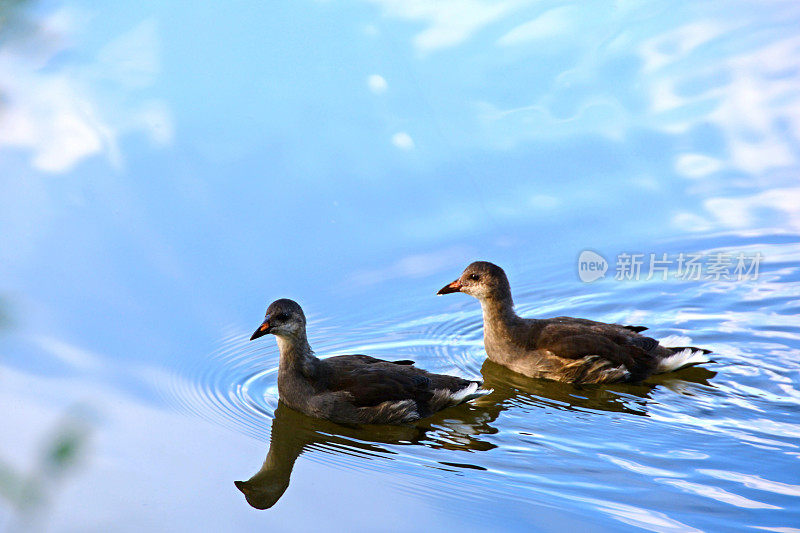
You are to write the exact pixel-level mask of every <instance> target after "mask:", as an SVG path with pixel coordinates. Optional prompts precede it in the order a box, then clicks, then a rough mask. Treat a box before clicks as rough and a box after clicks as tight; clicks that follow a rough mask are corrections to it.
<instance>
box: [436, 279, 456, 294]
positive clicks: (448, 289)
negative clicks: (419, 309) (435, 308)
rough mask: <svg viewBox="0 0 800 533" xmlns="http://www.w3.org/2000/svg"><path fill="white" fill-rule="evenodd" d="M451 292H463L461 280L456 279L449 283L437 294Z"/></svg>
mask: <svg viewBox="0 0 800 533" xmlns="http://www.w3.org/2000/svg"><path fill="white" fill-rule="evenodd" d="M451 292H461V282H460V281H458V280H455V281H454V282H453V283H449V284H447V285H445V286H444V287H442V288H441V289H440V290H439V292H437V293H436V294H450V293H451Z"/></svg>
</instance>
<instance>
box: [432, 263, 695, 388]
mask: <svg viewBox="0 0 800 533" xmlns="http://www.w3.org/2000/svg"><path fill="white" fill-rule="evenodd" d="M452 292H463V293H465V294H469V295H471V296H474V297H475V298H477V299H478V301H480V303H481V308H482V309H483V343H484V346H485V348H486V355H487V356H488V357H489V359H490V360H492V361H494V362H495V363H498V364H501V365H503V366H506V367H508V368H510V369H511V370H514V371H516V372H519V373H521V374H525V375H526V376H530V377H540V378H548V379H554V380H558V381H568V382H573V383H610V382H615V381H633V382H636V381H641V380H643V379H646V378H647V377H648V376H650V375H652V374H660V373H664V372H671V371H673V370H678V369H679V368H683V367H686V366H691V365H697V364H702V363H707V362H709V360H708V358H706V357H705V354H708V353H711V351H710V350H705V349H702V348H694V347H687V346H684V347H680V348H668V347H666V346H661V345H660V344H659V343H658V341H657V340H655V339H653V338H651V337H646V336H644V335H640V332H641V331H644V330H646V329H647V328H646V327H643V326H622V325H619V324H606V323H604V322H595V321H593V320H586V319H583V318H572V317H568V316H559V317H556V318H544V319H536V318H521V317H519V316H517V313H516V312H514V302H513V300H512V299H511V286H510V285H509V283H508V277H506V273H505V272H504V271H503V269H502V268H500V267H499V266H497V265H494V264H492V263H488V262H486V261H476V262H474V263H472V264H471V265H469V266H468V267H467V268H466V270H464V273H463V274H461V277H460V278H458V279H457V280H455V281H454V282H452V283H450V284H449V285H446V286H444V287H443V288H442V289H441V290H440V291H439V293H438V294H449V293H452Z"/></svg>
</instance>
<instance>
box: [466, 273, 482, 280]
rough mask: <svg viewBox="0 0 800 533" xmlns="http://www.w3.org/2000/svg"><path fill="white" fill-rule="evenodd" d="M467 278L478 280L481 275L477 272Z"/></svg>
mask: <svg viewBox="0 0 800 533" xmlns="http://www.w3.org/2000/svg"><path fill="white" fill-rule="evenodd" d="M469 279H471V280H472V281H478V280H479V279H481V277H480V276H479V275H477V274H470V275H469Z"/></svg>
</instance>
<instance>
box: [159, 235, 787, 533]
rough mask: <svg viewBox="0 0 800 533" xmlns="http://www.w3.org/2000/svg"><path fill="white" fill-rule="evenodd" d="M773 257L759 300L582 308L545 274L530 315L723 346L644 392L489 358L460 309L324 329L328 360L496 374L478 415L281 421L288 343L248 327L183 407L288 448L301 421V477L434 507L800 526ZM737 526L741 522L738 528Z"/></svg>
mask: <svg viewBox="0 0 800 533" xmlns="http://www.w3.org/2000/svg"><path fill="white" fill-rule="evenodd" d="M770 246H771V250H772V251H773V252H774V253H775V255H776V257H780V258H781V261H777V262H776V263H775V264H774V265H772V264H770V263H769V262H767V264H766V265H764V275H765V280H766V281H765V284H764V285H763V286H761V285H759V286H758V287H759V288H757V287H756V286H753V285H752V284H750V285H748V284H740V285H737V286H735V287H732V288H726V289H725V290H723V291H721V290H719V287H718V286H715V284H712V283H694V284H692V283H671V282H656V283H649V282H648V283H644V282H642V283H638V284H635V283H632V284H625V283H615V282H608V283H600V284H598V285H590V286H581V289H584V292H582V293H581V294H577V295H576V294H575V285H574V282H573V281H570V280H564V279H561V278H559V277H558V276H556V275H553V276H552V278H548V277H547V276H541V275H539V276H537V275H534V274H531V275H530V276H529V279H530V280H535V282H532V281H531V282H528V283H527V284H526V283H521V284H519V290H518V291H517V295H518V296H517V300H518V301H519V306H518V307H519V311H520V313H521V314H528V315H537V316H548V315H550V316H555V315H564V314H565V315H576V316H584V317H587V318H593V319H598V320H605V321H615V322H626V323H637V324H638V323H642V324H646V325H648V326H649V327H650V330H649V333H650V334H652V335H653V336H655V337H658V338H664V337H667V336H673V341H675V342H681V343H683V342H686V343H688V342H693V343H696V344H698V345H701V346H709V347H711V348H714V349H715V352H716V353H715V356H714V357H715V360H716V361H717V362H716V364H714V365H710V366H709V367H708V368H693V369H689V370H686V371H684V372H681V373H677V374H671V375H666V376H659V377H656V378H653V379H652V380H650V381H649V382H648V383H645V384H636V385H632V384H616V385H611V386H606V387H596V386H584V387H575V386H572V385H569V384H563V383H555V382H548V381H544V380H532V379H529V378H526V377H524V376H521V375H519V374H515V373H513V372H510V371H508V370H507V369H505V368H503V367H500V366H498V365H496V364H494V363H491V362H488V361H485V354H484V351H483V342H482V323H481V313H480V309H479V306H478V305H477V303H476V302H475V301H474V300H471V299H469V298H467V297H466V296H463V295H456V296H453V297H452V298H433V299H431V301H425V302H415V304H414V305H410V306H393V307H392V309H398V308H402V309H407V310H406V311H405V312H404V313H401V314H398V315H397V316H391V315H389V316H381V317H380V318H375V317H372V316H352V317H340V318H341V319H342V320H343V321H344V323H347V324H358V327H356V328H352V327H350V328H348V329H347V330H346V334H344V333H345V332H343V328H342V327H334V326H333V325H331V324H330V323H327V322H325V321H324V320H316V319H314V320H311V321H310V324H309V334H310V340H311V342H312V345H313V346H314V347H315V349H316V350H317V352H318V354H319V355H320V356H322V357H325V356H329V355H336V354H345V353H368V354H370V355H374V356H376V357H382V358H386V359H393V358H397V359H399V358H403V359H405V358H411V359H414V360H415V361H417V364H418V365H419V366H421V367H424V368H428V369H430V370H433V371H438V372H447V373H453V374H459V375H463V376H478V377H481V376H482V377H483V379H484V380H485V381H486V384H487V386H488V387H491V388H493V389H494V392H493V393H492V394H491V395H490V396H488V397H486V398H483V399H481V400H479V401H478V402H475V404H474V405H463V406H458V407H456V408H452V409H448V410H445V411H443V412H441V413H438V414H437V415H435V416H433V417H431V418H429V419H427V420H424V421H421V422H420V423H419V424H417V425H415V426H413V427H401V428H382V429H381V428H372V429H370V428H347V427H344V426H337V425H335V424H330V423H326V422H324V421H314V420H313V419H309V418H308V417H304V416H303V415H300V414H290V413H291V410H286V409H283V411H282V409H281V408H280V407H279V405H280V404H279V402H278V395H277V367H278V354H277V350H276V348H275V345H274V343H272V342H257V343H251V342H249V341H248V340H247V339H248V338H249V328H245V327H244V325H237V326H233V327H230V328H229V329H228V333H227V334H226V335H225V336H224V337H223V338H222V339H221V341H220V343H219V347H218V348H217V349H216V350H215V351H214V352H213V353H211V354H210V355H209V356H207V357H203V358H202V359H200V360H199V361H198V362H197V364H196V365H195V366H194V367H191V368H185V369H183V370H182V371H181V372H180V373H179V376H176V379H175V380H174V382H173V383H172V385H171V389H170V396H171V397H172V398H173V401H174V402H175V403H176V405H178V406H180V408H182V409H184V410H185V411H187V412H191V413H193V414H195V415H198V416H201V417H203V418H206V419H208V420H211V421H213V422H214V423H217V424H220V425H223V426H225V427H228V428H230V429H232V430H235V431H240V432H243V433H245V434H247V435H250V436H252V437H254V438H256V439H259V440H262V441H265V442H266V441H267V440H268V439H269V438H271V439H272V447H271V449H272V448H274V447H275V446H276V438H278V440H279V441H280V439H281V438H283V437H280V431H281V430H280V427H282V426H285V425H287V424H288V425H289V426H290V430H287V433H288V434H292V435H294V437H291V439H290V441H291V442H293V443H294V444H293V446H294V448H292V447H291V446H289V448H291V450H294V451H291V453H289V459H288V460H287V462H288V463H290V464H293V462H294V460H295V459H296V458H297V456H298V455H299V454H300V453H303V450H309V453H308V458H309V459H310V460H313V461H320V462H324V463H326V464H329V465H333V466H335V467H336V468H360V469H367V470H372V469H378V470H390V471H392V472H393V473H394V474H396V478H397V479H398V485H399V487H400V490H407V491H409V492H413V493H414V494H426V495H429V496H430V497H431V498H437V497H441V496H439V495H441V494H442V491H443V490H445V489H446V488H447V489H449V488H452V487H458V486H459V484H465V485H463V486H460V489H459V490H455V491H450V492H449V494H448V496H447V498H448V501H449V502H451V501H452V500H453V499H454V498H460V499H463V500H465V501H466V500H475V499H478V500H481V501H486V502H490V501H492V499H493V498H504V499H521V500H526V499H528V500H530V501H537V502H544V503H545V504H547V505H551V506H575V505H577V506H581V505H590V506H591V507H592V508H593V509H594V511H599V512H602V513H605V514H607V515H609V516H611V517H613V518H614V519H615V520H619V521H621V522H623V523H626V524H630V525H635V526H637V527H642V528H645V529H652V530H658V531H670V530H682V531H683V530H693V529H694V528H695V527H697V528H699V529H704V528H707V527H708V523H707V522H705V521H704V520H705V519H704V518H703V515H702V514H696V512H699V511H695V510H696V509H703V507H702V506H698V503H697V499H698V498H702V499H704V500H708V501H710V502H713V504H714V505H716V504H719V505H723V506H725V508H727V509H731V510H737V511H736V512H740V511H741V510H747V511H748V512H754V511H757V510H764V511H769V512H771V513H773V515H772V516H773V518H774V519H775V520H779V521H782V522H783V523H790V522H791V518H792V517H793V516H794V517H795V518H796V517H797V514H796V509H797V508H798V504H799V502H800V501H799V500H797V498H799V497H800V486H798V485H797V484H795V483H793V479H795V478H796V475H795V474H796V473H797V471H798V470H797V467H796V462H797V458H798V457H800V452H798V448H800V423H798V414H800V387H799V386H798V383H800V366H799V365H800V362H798V354H800V346H798V327H797V325H796V316H793V315H792V312H791V309H794V308H795V307H796V302H795V301H796V294H798V285H800V282H798V281H797V280H796V275H797V270H796V269H795V268H789V267H787V266H786V265H785V264H784V262H785V261H784V259H785V258H786V257H790V258H792V260H794V259H795V258H797V257H800V256H798V255H797V254H796V253H795V251H794V249H795V248H796V247H795V246H794V245H791V244H772V245H770ZM785 248H791V250H787V249H785ZM397 298H403V295H399V294H398V295H397ZM752 301H758V305H757V306H752V305H750V304H751V302H752ZM793 302H795V303H793ZM281 413H283V414H281ZM287 420H288V422H287ZM292 439H294V440H292ZM295 441H297V442H295ZM293 453H294V455H292V454H293ZM442 476H444V477H442ZM634 489H637V490H638V491H639V492H629V493H626V494H627V496H626V502H627V503H626V504H617V503H612V502H614V501H615V499H617V498H619V496H620V491H628V490H629V491H634ZM651 490H658V491H659V494H664V491H665V490H666V491H667V492H668V493H669V497H667V498H661V499H660V503H659V504H658V507H656V504H654V503H653V502H652V501H650V500H648V499H647V498H646V497H645V496H644V494H647V493H648V491H651ZM454 492H455V493H456V494H457V495H458V496H457V497H456V496H454V495H453V493H454ZM639 493H641V494H642V495H643V496H641V497H639V496H635V494H639ZM632 494H634V495H633V496H631V495H632ZM567 502H570V503H567ZM715 512H717V513H722V514H723V515H724V513H726V512H729V511H725V510H724V508H719V509H717V510H716V511H715ZM730 512H732V513H733V511H730ZM729 520H730V521H731V522H730V523H735V521H736V520H737V515H736V514H735V513H734V514H731V515H730V517H729ZM776 527H777V526H776Z"/></svg>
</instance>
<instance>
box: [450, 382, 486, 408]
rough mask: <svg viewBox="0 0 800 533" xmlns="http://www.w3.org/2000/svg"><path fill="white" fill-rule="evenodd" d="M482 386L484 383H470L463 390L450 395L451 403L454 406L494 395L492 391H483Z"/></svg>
mask: <svg viewBox="0 0 800 533" xmlns="http://www.w3.org/2000/svg"><path fill="white" fill-rule="evenodd" d="M481 385H483V382H482V381H470V382H469V385H467V386H466V387H464V388H463V389H461V390H457V391H456V392H454V393H452V394H450V401H451V402H453V403H454V404H457V403H464V402H468V401H470V400H474V399H476V398H480V397H482V396H486V395H487V394H491V393H492V389H482V388H481Z"/></svg>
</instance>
